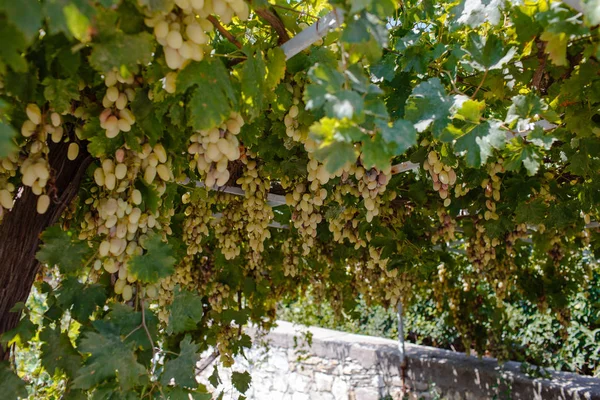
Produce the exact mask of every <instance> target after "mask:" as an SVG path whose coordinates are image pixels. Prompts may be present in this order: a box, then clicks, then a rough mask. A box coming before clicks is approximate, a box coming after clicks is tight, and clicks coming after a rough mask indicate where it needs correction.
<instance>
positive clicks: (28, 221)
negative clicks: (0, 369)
mask: <svg viewBox="0 0 600 400" xmlns="http://www.w3.org/2000/svg"><path fill="white" fill-rule="evenodd" d="M50 150H51V151H50V156H49V162H50V167H51V170H52V172H53V177H54V182H53V185H51V187H52V189H51V193H52V195H51V198H52V201H51V204H50V207H49V208H48V211H47V212H46V213H45V214H43V215H40V214H38V213H37V212H36V203H37V199H38V196H36V195H34V194H33V193H32V192H31V189H30V188H27V187H23V190H22V194H21V196H20V197H18V198H17V199H16V200H15V204H14V207H13V209H12V211H10V212H8V213H7V214H6V215H5V216H4V220H3V222H2V224H0V237H1V238H2V241H0V335H2V334H3V333H4V332H7V331H10V330H11V329H14V328H15V327H16V326H17V323H18V322H19V319H20V316H21V313H20V312H10V310H11V309H12V308H13V307H14V306H15V304H17V303H19V302H25V301H26V300H27V297H28V296H29V292H30V291H31V287H32V285H33V282H34V279H35V276H36V275H37V273H38V270H39V266H40V263H39V262H38V261H37V260H36V258H35V254H36V252H37V250H38V247H39V245H40V234H41V233H42V232H43V231H44V230H45V229H46V228H47V227H48V226H50V225H53V224H54V223H56V222H57V221H58V218H59V217H60V215H61V214H62V212H63V211H64V210H65V208H66V207H67V206H68V205H69V203H70V202H71V201H72V200H73V198H74V197H75V196H76V195H77V191H78V189H79V184H80V181H81V177H82V176H83V173H84V172H85V170H86V168H87V167H88V166H89V165H90V163H91V161H92V158H91V157H90V156H89V154H88V153H87V152H81V154H80V155H79V157H77V158H76V159H75V160H73V161H70V160H68V158H67V151H68V143H60V144H55V145H52V146H51V149H50ZM9 354H10V350H7V351H5V350H4V349H3V348H1V347H0V359H7V358H8V357H9Z"/></svg>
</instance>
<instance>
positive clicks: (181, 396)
mask: <svg viewBox="0 0 600 400" xmlns="http://www.w3.org/2000/svg"><path fill="white" fill-rule="evenodd" d="M163 391H164V392H165V394H166V395H167V398H168V399H170V400H190V399H191V400H211V399H212V398H213V396H212V394H210V393H207V392H197V391H195V390H194V391H190V390H189V389H184V388H180V387H177V386H175V387H170V388H164V389H163ZM238 400H239V399H238Z"/></svg>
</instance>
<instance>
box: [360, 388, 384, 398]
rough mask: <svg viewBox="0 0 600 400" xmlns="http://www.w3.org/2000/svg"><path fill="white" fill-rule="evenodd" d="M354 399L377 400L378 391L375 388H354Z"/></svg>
mask: <svg viewBox="0 0 600 400" xmlns="http://www.w3.org/2000/svg"><path fill="white" fill-rule="evenodd" d="M354 398H355V399H356V400H379V398H380V396H379V390H377V389H375V388H363V387H360V388H356V389H355V390H354Z"/></svg>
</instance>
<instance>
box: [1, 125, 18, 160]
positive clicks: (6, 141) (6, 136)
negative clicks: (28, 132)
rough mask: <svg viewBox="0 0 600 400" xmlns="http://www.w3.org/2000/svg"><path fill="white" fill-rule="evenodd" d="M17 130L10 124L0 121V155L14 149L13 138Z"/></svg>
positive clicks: (5, 154) (4, 155) (2, 155)
mask: <svg viewBox="0 0 600 400" xmlns="http://www.w3.org/2000/svg"><path fill="white" fill-rule="evenodd" d="M16 135H17V131H16V130H15V129H14V128H13V127H12V126H10V125H8V124H6V123H4V122H2V121H0V157H6V156H8V155H9V154H10V153H12V152H13V151H15V150H16V148H17V147H16V146H15V143H14V141H13V138H14V137H15V136H16Z"/></svg>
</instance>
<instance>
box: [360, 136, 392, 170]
mask: <svg viewBox="0 0 600 400" xmlns="http://www.w3.org/2000/svg"><path fill="white" fill-rule="evenodd" d="M391 160H392V156H391V154H390V153H389V152H388V149H387V146H386V144H385V142H384V141H383V139H382V137H381V135H380V134H376V135H375V136H374V137H373V138H370V139H366V140H364V141H363V144H362V161H363V165H364V166H365V167H366V168H371V167H377V168H379V169H386V168H387V167H389V166H390V163H391Z"/></svg>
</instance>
